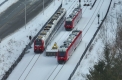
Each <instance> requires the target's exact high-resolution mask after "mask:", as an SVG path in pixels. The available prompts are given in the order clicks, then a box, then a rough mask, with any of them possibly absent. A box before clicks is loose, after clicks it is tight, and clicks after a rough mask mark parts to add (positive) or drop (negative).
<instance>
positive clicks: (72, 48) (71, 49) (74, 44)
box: [66, 32, 82, 61]
mask: <svg viewBox="0 0 122 80" xmlns="http://www.w3.org/2000/svg"><path fill="white" fill-rule="evenodd" d="M81 40H82V32H80V33H79V34H78V35H77V37H76V38H75V39H74V41H73V42H72V43H71V45H70V46H69V47H68V49H67V56H68V57H67V59H66V61H67V60H68V58H70V56H71V55H72V53H73V52H74V51H75V49H76V48H77V46H78V45H79V44H80V42H81Z"/></svg>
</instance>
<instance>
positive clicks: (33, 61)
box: [18, 8, 96, 80]
mask: <svg viewBox="0 0 122 80" xmlns="http://www.w3.org/2000/svg"><path fill="white" fill-rule="evenodd" d="M86 9H87V8H86ZM86 9H85V10H84V13H85V11H86ZM95 11H96V10H95ZM84 13H83V14H84ZM91 18H92V17H91ZM91 18H90V20H91ZM90 20H89V21H88V23H87V24H89V22H90ZM84 30H85V29H84ZM87 31H88V30H87ZM40 55H41V54H39V55H35V54H34V56H33V57H32V59H31V60H30V62H29V64H28V65H27V66H26V68H25V70H27V68H28V67H29V65H31V64H33V65H31V68H30V70H29V71H28V73H27V75H26V76H25V78H24V80H25V79H26V78H27V76H28V75H29V73H30V72H31V70H32V68H33V67H34V65H35V64H36V62H37V61H38V59H39V58H40ZM63 66H64V64H63V65H59V64H58V65H57V66H56V67H55V68H54V70H53V71H52V73H51V75H49V77H48V78H47V80H52V78H53V80H54V79H55V78H56V76H57V75H58V73H59V72H60V71H61V69H62V68H63ZM25 70H24V71H23V73H22V74H21V76H20V77H19V79H18V80H20V79H21V77H22V75H23V74H24V72H25ZM55 74H56V75H55Z"/></svg>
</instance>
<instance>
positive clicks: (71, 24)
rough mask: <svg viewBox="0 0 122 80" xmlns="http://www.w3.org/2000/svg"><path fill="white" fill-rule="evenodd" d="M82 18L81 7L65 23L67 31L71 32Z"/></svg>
mask: <svg viewBox="0 0 122 80" xmlns="http://www.w3.org/2000/svg"><path fill="white" fill-rule="evenodd" d="M81 18H82V9H81V7H80V5H79V6H78V7H77V8H75V9H74V10H73V12H72V13H71V14H70V15H69V16H68V17H67V18H66V21H65V26H64V27H65V30H66V31H71V30H72V29H73V28H74V27H75V26H76V24H77V23H78V22H79V20H80V19H81Z"/></svg>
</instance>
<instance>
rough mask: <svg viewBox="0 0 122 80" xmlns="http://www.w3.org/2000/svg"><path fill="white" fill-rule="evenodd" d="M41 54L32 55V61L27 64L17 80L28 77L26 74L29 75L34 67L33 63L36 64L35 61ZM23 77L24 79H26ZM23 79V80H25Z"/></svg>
mask: <svg viewBox="0 0 122 80" xmlns="http://www.w3.org/2000/svg"><path fill="white" fill-rule="evenodd" d="M40 55H41V54H37V55H36V54H34V56H33V57H32V59H31V60H30V62H29V63H28V65H27V66H26V68H25V69H24V71H23V73H22V74H21V76H20V77H19V79H18V80H20V78H21V77H22V76H23V75H25V74H26V75H25V76H26V77H27V76H28V74H29V73H30V71H31V70H32V68H33V67H34V65H35V63H36V62H37V60H38V59H39V57H40ZM26 71H27V72H28V73H24V72H26ZM26 77H25V79H26ZM25 79H24V80H25Z"/></svg>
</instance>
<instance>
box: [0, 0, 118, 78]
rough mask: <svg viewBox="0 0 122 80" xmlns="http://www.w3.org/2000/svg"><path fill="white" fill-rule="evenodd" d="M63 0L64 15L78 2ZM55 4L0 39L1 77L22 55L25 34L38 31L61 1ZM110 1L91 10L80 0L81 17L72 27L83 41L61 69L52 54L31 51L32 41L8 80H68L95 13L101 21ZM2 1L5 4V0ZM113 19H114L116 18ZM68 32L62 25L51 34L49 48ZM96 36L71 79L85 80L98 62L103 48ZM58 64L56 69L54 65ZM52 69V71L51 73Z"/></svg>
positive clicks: (94, 25)
mask: <svg viewBox="0 0 122 80" xmlns="http://www.w3.org/2000/svg"><path fill="white" fill-rule="evenodd" d="M10 1H11V3H14V2H16V1H17V0H15V1H14V0H10ZM115 1H116V0H115ZM62 2H63V7H64V8H65V9H66V10H67V16H68V15H69V14H70V13H71V12H72V10H73V9H74V8H75V7H76V6H77V5H78V0H77V1H76V0H70V2H69V1H68V0H63V1H62ZM92 2H93V0H92ZM55 3H56V4H55ZM55 3H54V2H53V3H52V4H50V5H49V7H46V8H45V11H44V14H43V12H41V13H40V14H39V15H37V16H36V17H35V18H34V19H33V20H31V21H30V22H29V23H27V24H26V28H25V26H23V28H21V29H19V30H17V31H16V32H15V33H13V34H11V35H9V36H8V37H6V38H5V39H3V40H2V41H1V43H0V52H1V53H0V57H2V58H0V62H1V64H0V68H1V70H0V78H1V77H2V75H3V74H4V72H5V71H7V70H8V68H9V67H10V65H12V64H13V63H14V61H15V60H16V59H17V58H18V56H19V55H20V54H21V52H22V50H23V49H24V48H25V46H26V45H27V44H28V43H29V41H30V40H29V38H28V36H30V35H31V36H32V37H34V36H35V35H36V34H37V32H38V31H39V30H40V29H41V28H42V26H43V25H44V24H45V22H46V21H47V20H48V19H49V18H50V16H51V15H52V14H53V13H54V12H55V10H56V9H57V7H58V6H59V5H60V4H61V0H56V1H55ZM109 3H110V0H107V1H105V0H97V2H96V4H95V6H94V8H93V9H92V10H90V7H84V6H83V4H84V1H83V0H81V5H82V8H83V16H82V19H81V20H80V21H79V23H78V24H77V26H76V27H75V29H80V30H82V31H83V39H82V42H81V43H80V44H79V46H78V47H77V49H76V50H75V52H74V53H73V55H72V56H71V57H70V59H69V60H68V61H67V62H66V64H65V65H64V66H63V67H62V69H61V66H62V65H58V63H57V59H56V58H55V57H47V56H45V52H43V53H42V54H41V55H40V54H35V53H34V51H33V44H32V49H30V50H28V52H29V53H27V54H25V56H24V57H23V59H22V60H21V62H20V63H19V64H18V65H17V67H16V68H15V70H14V71H13V72H12V74H11V75H10V76H9V78H8V79H7V80H23V79H26V80H40V79H41V80H47V79H48V78H49V77H50V79H49V80H52V79H54V78H55V80H59V79H61V80H67V79H68V77H69V76H70V74H71V72H72V71H73V69H74V68H75V66H76V64H77V62H78V61H79V59H80V57H81V55H82V53H83V52H84V50H85V48H86V46H87V44H88V43H89V41H90V40H91V38H92V37H93V34H94V33H95V31H96V29H97V27H98V18H97V14H98V13H99V14H100V22H101V20H102V19H103V17H104V15H105V13H106V10H107V7H108V4H109ZM5 4H7V2H6V3H5ZM9 4H10V2H9ZM117 7H119V6H117ZM118 10H119V9H117V10H111V12H112V14H116V11H118ZM0 11H1V10H0ZM49 11H50V13H49ZM46 13H48V14H46ZM114 17H115V15H114V16H113V18H114ZM114 22H116V20H115V21H114ZM108 25H110V24H108ZM115 25H116V24H115ZM22 33H24V34H22ZM64 34H65V35H64ZM69 34H70V31H69V32H67V31H65V29H64V27H63V25H62V28H60V29H59V32H57V34H56V35H55V36H54V39H53V40H52V41H51V43H50V45H49V46H48V47H49V49H50V48H51V47H52V45H53V44H54V43H55V42H57V45H58V46H60V45H61V44H62V42H63V41H64V40H66V37H68V35H69ZM99 34H100V33H99ZM18 35H19V36H18ZM110 35H111V34H110ZM98 37H100V35H97V37H96V39H95V40H94V42H93V44H92V45H93V46H92V47H91V48H92V49H91V50H89V51H87V53H86V55H85V57H84V58H83V60H82V61H81V63H80V65H79V67H78V69H77V71H76V72H75V75H74V76H73V77H72V80H80V79H81V80H85V79H84V77H83V76H82V75H85V74H88V73H89V68H90V67H93V65H94V64H95V63H96V62H97V61H98V59H99V57H100V56H101V55H102V54H101V52H102V51H103V47H104V44H103V40H102V39H101V38H100V39H99V38H98ZM3 66H5V67H3ZM27 66H28V67H27ZM57 66H58V68H56V67H57ZM55 69H56V70H55ZM59 69H61V70H60V72H59V73H58V74H57V76H56V77H55V74H56V73H57V72H58V71H59ZM54 70H55V71H54ZM53 71H54V73H52V72H53ZM51 74H52V75H51ZM15 75H16V76H15Z"/></svg>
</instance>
